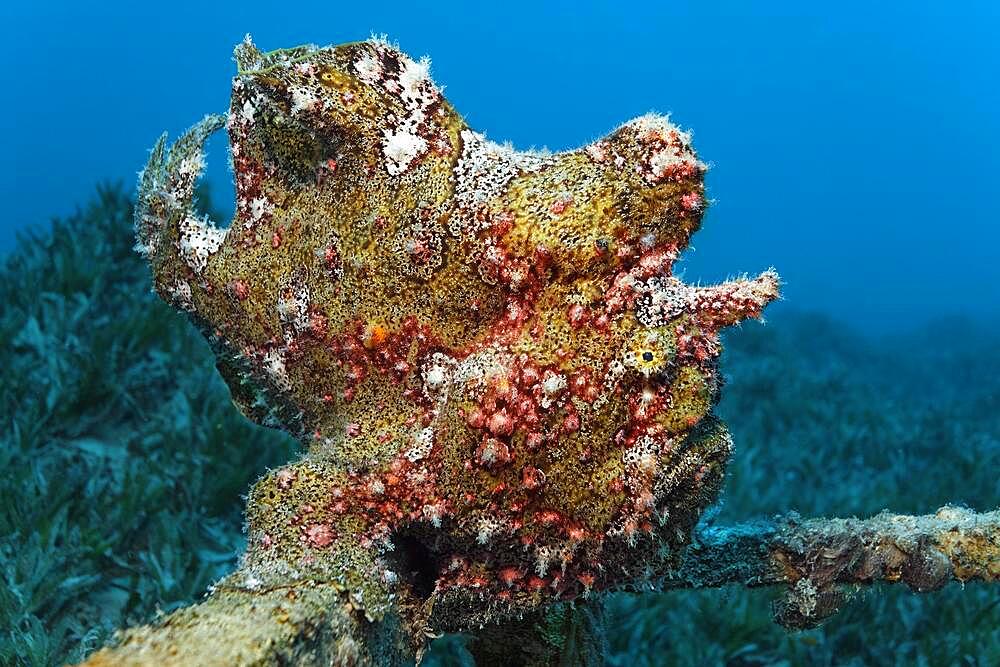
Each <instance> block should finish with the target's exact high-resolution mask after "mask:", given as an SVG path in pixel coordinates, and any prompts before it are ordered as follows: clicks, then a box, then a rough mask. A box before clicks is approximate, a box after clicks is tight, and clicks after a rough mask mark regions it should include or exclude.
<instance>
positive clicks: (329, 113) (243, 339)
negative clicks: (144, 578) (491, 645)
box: [136, 39, 778, 629]
mask: <svg viewBox="0 0 1000 667" xmlns="http://www.w3.org/2000/svg"><path fill="white" fill-rule="evenodd" d="M236 61H237V65H238V74H237V75H236V77H235V79H234V80H233V88H232V104H231V107H230V110H229V113H228V114H227V115H225V116H209V117H206V118H205V119H204V120H202V121H201V122H200V123H199V124H197V125H196V126H195V127H193V128H192V129H191V130H190V131H188V132H187V133H186V134H185V135H184V136H182V137H181V138H180V139H179V140H178V141H177V142H176V143H175V144H174V145H173V146H172V147H171V148H170V150H169V151H168V150H167V149H166V147H165V141H164V140H163V139H161V141H160V142H159V143H158V144H157V145H156V147H155V148H154V149H153V152H152V156H151V158H150V161H149V164H148V166H147V167H146V169H145V171H144V172H143V174H142V176H141V179H140V189H139V203H138V207H137V212H136V235H137V239H138V244H137V247H138V249H139V250H140V252H142V253H143V254H144V255H146V256H147V257H148V259H149V262H150V265H151V267H152V270H153V276H154V281H155V288H156V290H157V292H158V293H159V294H160V295H161V296H162V297H163V298H164V299H165V300H166V301H167V302H169V303H170V304H172V305H174V306H175V307H177V308H179V309H182V310H184V311H186V312H187V313H189V314H190V316H191V318H192V319H193V321H194V322H195V323H196V324H197V325H198V326H199V327H200V328H201V329H202V331H203V332H204V333H205V335H206V337H207V338H208V339H209V341H210V342H211V344H212V345H213V347H214V349H215V350H216V352H217V354H218V368H219V370H220V372H221V373H222V375H223V376H224V377H225V379H226V382H227V383H228V385H229V387H230V389H231V392H232V396H233V400H234V402H235V403H236V404H237V405H238V406H239V407H240V408H241V409H242V410H243V412H244V413H245V414H246V415H247V416H248V417H249V418H250V419H252V420H254V421H256V422H258V423H260V424H264V425H267V426H273V427H277V428H281V429H285V430H286V431H288V432H289V433H291V434H293V435H294V436H295V437H297V438H298V439H300V440H301V441H302V442H303V443H304V445H305V446H306V450H307V453H306V454H305V455H304V456H303V458H302V459H301V460H300V461H298V462H295V463H291V464H289V465H287V466H286V467H283V468H281V469H279V470H275V471H272V472H271V473H270V474H268V475H267V476H265V477H264V478H263V479H261V480H260V481H259V482H258V483H257V484H256V486H255V487H254V488H253V490H252V492H251V499H250V500H251V502H250V503H249V508H250V509H249V510H248V516H247V527H248V533H249V546H248V551H247V555H246V557H245V559H244V562H243V564H242V567H241V569H240V570H239V571H238V572H237V573H236V574H235V575H233V576H231V577H229V578H228V579H227V580H226V581H225V582H224V584H225V585H230V586H238V587H245V588H250V589H255V588H260V587H267V586H272V585H279V584H282V583H286V582H288V581H290V580H302V579H307V578H308V579H326V580H336V581H342V582H343V583H344V585H345V588H346V589H347V590H350V591H351V594H352V595H353V596H354V600H355V602H356V603H357V605H358V607H359V608H362V609H364V610H365V611H366V613H368V615H369V616H371V617H377V616H379V615H380V614H381V613H383V611H384V610H385V609H386V608H388V606H389V605H391V604H395V605H402V606H403V607H404V608H408V609H411V610H412V611H413V617H414V618H416V617H419V618H420V619H421V622H424V623H427V624H428V625H429V626H430V627H433V628H435V629H449V628H456V627H467V626H469V625H470V624H473V623H481V622H483V621H485V620H490V619H491V618H496V617H500V616H503V615H505V614H509V613H512V612H514V613H516V612H518V611H523V610H525V609H528V608H531V607H533V606H536V605H538V604H541V603H543V602H549V601H552V600H555V599H571V598H574V597H576V596H580V595H584V594H587V593H588V592H589V591H592V590H602V589H608V588H614V587H619V586H623V585H629V584H633V583H635V582H636V581H639V580H645V579H650V578H655V577H656V576H657V573H660V572H664V571H666V569H667V568H669V567H670V565H671V563H673V562H675V561H674V560H673V559H674V557H675V556H676V554H677V553H678V550H679V549H680V548H682V547H683V545H684V544H685V543H686V542H687V541H688V540H689V537H690V533H691V530H692V527H693V526H694V524H695V523H696V521H697V519H698V516H699V514H700V512H701V511H702V510H703V509H704V508H705V507H706V506H707V505H709V504H710V503H712V502H713V501H714V499H715V497H716V494H717V492H718V489H719V485H720V482H721V480H722V478H723V473H724V469H725V466H726V463H727V460H728V458H729V455H730V450H731V441H730V438H729V435H728V432H727V431H726V428H725V426H724V425H723V424H722V423H721V422H720V421H719V420H718V419H717V418H716V417H714V416H713V414H712V408H713V405H714V404H715V403H716V402H717V400H718V396H719V389H720V384H721V380H720V377H719V373H718V369H717V359H718V356H719V354H720V344H719V331H720V329H722V328H723V327H727V326H730V325H732V324H736V323H737V322H740V321H742V320H744V319H747V318H756V317H758V316H760V314H761V311H762V309H763V308H764V306H765V305H766V304H767V303H768V302H770V301H771V300H773V299H774V298H776V296H777V293H778V278H777V275H776V274H775V273H774V272H772V271H768V272H765V273H763V274H761V275H760V276H759V277H757V278H755V279H752V280H751V279H742V280H734V281H731V282H726V283H723V284H721V285H715V286H709V287H701V286H692V285H687V284H684V283H683V282H681V281H680V280H679V279H678V278H676V277H674V276H673V275H672V273H671V270H672V267H673V264H674V262H675V260H677V258H678V254H679V253H680V252H681V251H682V250H683V249H684V248H685V247H686V245H687V244H688V241H689V238H690V236H691V235H692V233H693V232H694V231H695V230H697V229H698V226H699V224H700V222H701V218H702V214H703V213H704V210H705V206H706V200H705V194H704V187H703V176H704V173H705V170H706V167H705V165H704V164H703V163H702V162H700V161H699V160H698V158H697V157H696V155H695V153H694V150H693V149H692V147H691V143H690V135H689V134H688V133H687V132H684V131H682V130H681V129H680V128H678V127H677V126H675V125H674V124H672V123H671V122H670V121H669V120H668V119H667V118H665V117H662V116H657V115H646V116H642V117H640V118H636V119H635V120H632V121H629V122H627V123H625V124H624V125H622V126H621V127H619V128H618V129H616V130H615V131H613V132H612V133H611V134H609V135H608V136H607V137H605V138H603V139H600V140H598V141H596V142H594V143H592V144H589V145H587V146H584V147H583V148H580V149H578V150H573V151H568V152H563V153H539V152H519V151H515V150H513V149H511V148H510V147H508V146H504V145H499V144H496V143H493V142H491V141H489V140H488V139H486V138H485V137H484V136H483V135H482V134H480V133H478V132H476V131H474V130H472V129H471V128H469V127H468V126H467V125H466V123H465V122H464V120H463V119H462V117H461V116H460V115H459V114H458V113H457V112H456V111H455V110H454V109H453V108H452V106H451V105H450V104H449V103H448V102H447V100H445V98H444V97H443V96H442V94H441V91H440V89H439V88H438V87H437V86H436V85H435V84H434V82H433V81H432V80H431V78H430V75H429V62H428V61H427V60H426V59H424V60H419V61H416V60H412V59H410V58H409V57H407V56H406V55H405V54H403V53H401V52H400V51H398V50H397V49H396V48H395V47H393V46H391V45H390V44H388V43H386V42H385V41H383V40H370V41H365V42H357V43H351V44H345V45H341V46H336V47H327V48H317V47H312V46H308V47H297V48H293V49H285V50H280V51H275V52H272V53H261V52H260V51H259V50H258V49H257V48H256V47H255V46H254V45H253V44H252V43H251V42H250V41H249V39H248V40H247V41H246V42H244V43H243V44H242V45H240V46H239V47H238V48H237V49H236ZM222 127H225V128H226V130H227V131H228V133H229V140H230V146H231V152H232V164H233V172H234V175H235V181H236V193H237V195H236V197H237V198H236V212H235V217H234V219H233V220H232V222H231V223H230V224H229V225H228V227H225V228H223V227H219V226H216V224H215V223H214V222H212V221H210V220H207V219H204V218H202V217H199V215H198V214H197V213H196V212H195V208H194V202H193V194H194V187H195V183H196V180H197V178H198V177H199V175H200V174H201V172H202V169H203V166H204V162H203V150H202V147H203V144H204V142H205V140H206V139H207V137H208V136H209V135H210V134H211V133H212V132H214V131H216V130H218V129H221V128H222ZM373 573H374V575H377V576H374V575H373Z"/></svg>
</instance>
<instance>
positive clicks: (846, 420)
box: [0, 187, 1000, 665]
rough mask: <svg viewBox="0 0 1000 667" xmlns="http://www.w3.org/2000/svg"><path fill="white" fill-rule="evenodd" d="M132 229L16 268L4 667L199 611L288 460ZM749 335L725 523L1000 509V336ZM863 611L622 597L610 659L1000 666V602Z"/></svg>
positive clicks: (1, 554) (57, 226) (461, 654)
mask: <svg viewBox="0 0 1000 667" xmlns="http://www.w3.org/2000/svg"><path fill="white" fill-rule="evenodd" d="M201 201H202V202H203V203H204V202H205V198H204V197H202V198H201ZM212 215H213V216H215V215H217V214H215V213H212ZM131 219H132V203H131V202H130V201H129V199H128V197H127V196H126V195H125V194H124V192H122V191H121V190H120V189H118V188H108V187H104V188H101V189H100V190H99V191H98V194H97V195H96V196H95V198H94V200H93V201H91V202H89V203H87V204H86V205H85V206H83V207H81V208H80V210H79V212H78V213H77V214H75V215H73V216H72V217H70V218H67V219H65V220H61V221H56V222H55V223H54V224H53V227H52V230H51V232H48V233H45V234H40V235H37V236H33V237H26V238H22V239H21V241H20V243H19V245H18V247H17V249H16V250H15V251H14V252H13V253H12V254H11V255H10V256H9V257H7V258H6V260H5V263H4V266H3V268H2V272H3V279H2V280H0V290H3V297H2V298H3V301H2V303H3V304H4V307H3V309H2V318H0V326H2V333H3V336H4V339H5V340H6V341H8V343H7V344H5V345H4V346H2V347H0V355H2V361H3V364H2V370H0V373H2V381H0V387H2V392H3V395H2V399H3V400H2V402H0V409H2V410H3V413H2V415H3V422H2V423H3V431H2V436H0V437H2V448H0V456H2V457H3V461H2V463H3V470H4V474H3V475H2V476H0V508H2V509H3V513H2V514H0V519H2V521H3V528H2V530H0V559H2V561H3V562H2V565H3V567H2V571H3V573H4V582H3V586H2V587H0V595H2V596H3V597H2V598H0V619H2V623H0V629H2V633H3V634H2V636H0V663H2V664H5V665H58V664H64V663H66V662H76V661H79V660H80V659H82V658H83V657H85V655H86V654H88V653H89V652H91V651H93V650H96V648H98V647H99V646H101V645H102V644H104V643H105V642H106V641H107V640H108V639H109V638H110V636H111V633H112V631H113V630H115V629H117V628H119V627H123V626H126V625H131V624H135V623H141V622H148V621H150V620H152V619H153V618H154V616H155V615H156V614H157V613H158V612H159V611H170V610H173V609H177V608H179V607H181V606H183V605H186V604H190V603H192V602H195V601H197V600H198V599H200V598H201V597H202V595H203V594H204V592H205V590H206V589H207V587H208V586H209V585H210V584H211V583H213V582H214V581H216V580H218V579H219V578H220V577H221V576H223V575H224V574H225V573H227V572H229V571H231V570H232V569H233V567H234V566H235V565H236V561H237V557H238V554H239V553H240V552H241V551H242V549H243V545H244V536H243V535H242V533H241V524H242V509H243V507H242V501H241V500H240V494H242V493H245V491H246V489H247V488H249V486H250V485H251V484H252V483H253V481H254V480H255V479H256V478H257V477H258V476H259V475H260V474H262V473H263V472H265V470H266V469H267V468H268V467H274V466H277V465H280V464H281V463H283V462H285V461H287V460H288V459H289V458H290V457H291V456H292V455H293V453H294V451H295V443H294V441H292V440H291V439H290V438H289V437H287V436H285V435H283V434H282V433H280V432H278V431H274V430H270V429H264V428H260V427H256V426H253V425H251V424H249V423H248V422H247V421H246V420H245V419H244V418H243V417H242V416H241V415H240V414H239V412H238V411H237V409H236V408H235V407H234V406H233V405H232V403H231V401H230V398H229V393H228V389H227V388H226V386H225V384H224V383H223V382H222V380H221V378H219V376H218V374H217V373H215V372H214V370H213V369H212V363H213V362H212V359H213V356H212V353H211V351H210V349H209V348H208V345H207V344H206V343H205V341H204V339H203V338H202V337H201V335H200V334H199V333H198V332H197V331H196V330H195V329H194V328H193V327H191V326H190V324H188V323H187V322H186V321H185V319H184V318H183V317H182V316H179V315H177V314H176V313H174V312H173V311H172V310H171V309H170V308H169V307H167V306H166V305H165V304H163V303H162V302H161V301H160V300H159V299H158V298H157V297H156V296H155V295H154V294H152V293H151V292H150V291H149V290H148V287H147V286H148V283H149V276H148V270H147V269H146V267H145V265H144V262H143V261H142V259H141V258H140V257H139V256H138V255H136V254H135V253H134V252H132V250H131V248H132V245H133V244H134V239H133V237H132V230H131ZM112 314H113V315H112ZM733 334H734V335H731V336H730V335H726V336H725V339H726V340H725V343H726V350H725V352H724V355H723V362H724V365H725V368H726V375H727V385H728V386H727V392H726V395H725V397H724V398H723V400H722V401H721V403H720V404H719V406H718V408H717V410H718V412H719V414H720V415H721V416H722V417H723V418H724V419H725V420H726V421H727V423H729V424H730V425H731V429H732V432H733V439H734V442H735V451H734V454H733V457H732V461H731V463H730V466H729V469H728V473H727V480H726V484H725V487H724V491H723V492H722V494H721V504H720V506H719V510H718V515H717V516H715V517H714V520H715V521H720V522H729V521H739V520H744V519H749V518H754V517H757V516H766V515H769V514H773V513H779V512H785V511H787V510H789V509H795V510H798V511H800V512H802V513H803V514H804V515H806V516H815V515H821V514H834V513H836V514H840V515H850V514H858V515H868V514H872V513H875V512H877V511H879V510H881V509H883V508H885V507H892V508H894V509H897V510H899V511H905V512H920V511H925V510H926V509H927V508H929V507H938V506H940V505H943V504H945V503H946V502H958V503H965V504H968V505H969V506H971V507H974V508H977V509H982V510H985V509H989V508H991V507H992V506H994V505H995V499H996V498H997V496H998V494H1000V488H998V480H997V476H996V474H995V472H994V471H995V470H996V466H997V465H998V463H1000V425H998V423H997V414H1000V361H998V359H997V356H996V354H995V349H996V345H997V335H996V333H995V331H993V330H992V329H986V328H984V327H981V326H977V325H976V324H975V323H974V322H970V321H965V320H948V321H941V322H937V323H935V324H934V325H932V326H929V327H927V328H925V329H921V330H919V331H916V332H914V333H913V334H910V335H907V336H899V337H896V338H892V339H884V340H877V341H876V340H871V339H869V338H867V337H864V336H862V335H859V334H858V333H856V332H854V331H852V330H851V329H850V328H848V327H847V325H845V324H843V323H838V322H834V321H831V320H829V319H828V318H825V317H822V316H819V315H802V314H795V313H785V314H783V315H782V316H780V317H777V318H775V319H774V320H773V321H770V322H769V323H768V325H767V326H759V325H752V326H746V327H743V328H742V329H741V330H739V331H733ZM857 595H858V598H859V599H857V600H855V601H853V603H852V604H851V605H848V606H847V607H846V608H845V609H844V610H843V611H841V612H840V613H839V614H838V615H836V616H834V617H832V618H831V619H830V620H829V621H827V622H826V623H824V624H823V625H822V626H820V627H819V628H817V629H814V630H808V631H804V632H795V633H788V632H787V631H785V630H784V629H782V628H780V627H778V626H777V625H775V624H774V622H773V620H772V618H771V613H770V610H769V609H768V600H769V599H771V598H772V597H773V592H771V591H768V590H763V589H761V590H746V589H743V588H729V589H723V590H717V591H716V590H702V591H684V590H678V591H671V592H669V593H646V594H643V595H641V596H633V595H630V594H617V595H615V596H613V597H612V598H611V599H610V600H609V601H608V603H607V605H606V612H607V615H608V623H609V626H610V627H609V633H608V637H609V648H610V652H609V663H610V664H614V665H619V664H620V665H661V664H677V665H708V664H731V665H771V664H780V665H814V664H821V665H848V664H856V665H862V664H880V665H882V664H888V665H891V664H897V665H911V664H928V665H954V664H965V665H992V664H996V663H997V661H998V660H1000V630H998V628H1000V593H998V592H997V591H996V589H995V588H991V587H989V586H983V585H976V584H969V585H967V586H965V587H964V588H963V587H959V586H957V585H951V586H948V587H946V588H945V589H944V590H942V591H940V592H938V593H935V594H933V595H930V596H917V595H914V594H913V593H910V592H909V591H907V590H905V589H900V588H897V587H884V588H881V589H878V588H877V589H872V590H865V591H860V590H859V591H858V593H857ZM464 643H465V641H464V639H463V638H462V637H461V636H447V637H445V638H443V639H440V640H438V641H437V642H434V643H432V645H431V650H430V652H429V655H428V657H427V662H428V664H437V665H460V664H461V665H468V664H471V659H470V658H469V656H468V653H467V652H466V651H465V648H464Z"/></svg>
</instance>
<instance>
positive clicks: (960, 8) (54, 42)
mask: <svg viewBox="0 0 1000 667" xmlns="http://www.w3.org/2000/svg"><path fill="white" fill-rule="evenodd" d="M248 32H249V33H252V35H253V37H254V40H255V41H256V42H257V44H258V45H259V46H260V47H261V48H263V49H265V50H269V49H273V48H278V47H283V46H292V45H296V44H300V43H305V42H313V43H319V44H328V43H339V42H344V41H351V40H356V39H363V38H365V37H367V36H369V35H370V34H372V33H387V34H388V35H389V37H390V39H392V40H395V41H398V42H399V44H400V46H401V47H402V48H403V49H404V50H405V51H407V52H408V53H410V54H411V55H414V56H420V55H423V54H428V55H430V56H431V57H432V59H433V68H432V72H433V74H434V77H435V80H436V81H437V82H438V83H439V84H441V85H443V86H444V87H445V89H446V94H447V95H448V96H449V98H450V99H451V100H452V101H453V102H454V104H455V105H456V107H457V108H458V109H459V110H460V111H461V112H462V113H463V114H465V116H466V118H467V119H468V121H469V122H470V124H471V125H472V126H473V127H475V128H477V129H481V130H484V131H486V133H487V135H488V136H489V137H490V138H492V139H495V140H500V141H504V140H509V141H511V142H513V144H514V145H515V146H517V147H519V148H527V147H533V146H534V147H547V148H550V149H553V150H561V149H566V148H572V147H575V146H578V145H580V144H582V143H585V142H588V141H590V140H593V139H595V138H597V137H599V136H600V135H602V134H604V133H606V132H608V131H609V130H611V129H612V128H614V127H615V126H616V125H617V124H619V123H621V122H623V121H625V120H627V119H629V118H631V117H634V116H636V115H639V114H642V113H644V112H647V111H650V110H656V111H661V112H670V113H672V115H673V118H674V120H675V121H677V122H678V123H680V124H681V125H682V126H684V127H687V128H691V129H693V130H694V134H695V145H696V148H697V149H698V151H699V153H700V154H701V156H702V157H703V158H704V159H705V160H707V161H708V162H710V163H711V164H712V166H713V168H712V170H711V172H710V173H709V176H708V185H709V189H710V196H711V197H712V198H713V199H714V200H715V201H716V203H715V205H714V206H713V207H712V209H711V211H710V213H709V214H708V216H707V218H706V221H705V226H704V229H703V231H702V232H700V233H699V234H698V236H696V237H695V241H694V247H695V250H694V251H693V252H690V253H688V255H687V260H686V262H685V263H684V264H683V266H684V267H685V271H686V277H687V278H688V279H691V280H695V279H702V280H705V281H714V280H718V279H722V278H725V277H727V276H728V275H732V274H735V273H738V272H742V271H751V272H753V271H759V270H762V269H765V268H767V267H768V266H771V265H773V266H775V267H777V268H778V269H779V271H780V272H781V273H782V275H783V277H784V278H785V280H786V283H787V285H786V287H785V296H786V304H787V305H786V304H782V306H779V307H789V305H790V306H794V307H798V308H811V309H819V310H823V311H826V312H829V313H832V314H834V315H835V316H838V317H842V318H845V319H850V320H852V321H854V322H855V323H856V324H857V325H858V326H859V327H861V328H864V329H869V330H873V331H884V330H895V329H898V328H910V327H911V326H913V325H914V324H916V323H919V322H921V321H923V320H925V319H927V318H931V317H937V316H940V315H946V314H952V313H964V314H969V315H973V316H975V317H977V318H986V319H988V320H996V319H998V317H1000V290H998V288H997V286H998V284H1000V261H998V254H1000V253H998V245H1000V226H998V223H1000V215H998V213H1000V198H998V194H997V189H998V188H997V183H998V175H1000V169H998V167H1000V85H998V84H1000V39H998V36H1000V3H997V2H995V1H994V2H990V1H982V2H955V3H943V2H896V3H889V2H884V3H883V2H840V3H832V4H831V3H810V2H806V3H803V2H798V1H783V2H682V3H678V2H656V3H648V4H634V3H633V4H629V5H627V6H624V7H623V6H620V5H618V3H608V4H594V5H587V4H582V3H541V2H527V3H526V2H497V3H482V4H481V5H471V4H469V5H465V4H460V3H423V2H410V3H406V4H391V3H385V2H378V3H376V2H353V3H338V2H324V3H305V2H266V3H265V2H243V3H240V4H238V5H236V4H233V5H226V4H224V3H214V2H198V3H194V2H170V3H166V2H164V3H154V2H146V3H137V2H122V1H120V0H111V1H109V2H104V3H100V4H98V3H67V2H55V3H40V4H22V3H13V2H11V3H4V6H3V8H2V9H0V48H2V50H3V54H2V55H3V63H4V64H3V70H4V74H3V85H2V86H0V102H2V104H0V136H2V137H3V139H2V144H0V147H2V150H0V188H2V193H0V197H2V201H3V214H2V216H0V251H6V250H9V249H10V248H12V247H13V242H14V238H15V234H16V233H17V232H18V231H19V230H23V229H25V228H28V227H30V226H33V225H34V226H39V225H43V224H44V223H45V221H47V220H48V219H49V218H50V217H51V216H52V215H57V214H66V213H69V212H71V211H72V210H73V208H74V206H75V205H77V204H79V203H82V202H84V201H85V200H86V199H87V198H88V197H89V195H90V194H91V192H92V191H93V186H94V184H95V182H97V181H99V180H102V179H122V180H124V181H125V182H126V183H127V184H128V185H129V186H131V185H132V183H133V182H134V178H135V173H136V171H137V170H138V169H139V168H140V167H141V165H142V163H143V161H144V159H145V155H146V151H147V150H148V148H149V147H150V146H151V145H152V143H153V142H154V140H155V139H156V137H157V135H158V134H159V133H160V132H161V131H163V130H169V131H170V132H171V134H172V135H176V133H178V132H180V131H182V130H183V129H184V128H185V127H186V126H188V125H189V124H191V123H193V122H194V121H196V120H197V119H199V118H200V117H201V116H202V115H203V114H204V113H206V112H217V111H223V110H225V109H226V106H227V100H228V89H229V82H230V77H231V76H232V74H233V71H234V65H233V63H232V60H231V53H232V48H233V46H234V45H235V44H236V43H237V42H239V41H240V40H241V39H242V37H243V35H244V34H246V33H248ZM209 161H210V170H209V176H208V177H209V179H210V182H211V184H212V186H213V189H214V191H215V192H216V193H217V194H218V195H220V202H219V203H220V204H222V205H223V207H224V208H231V203H230V202H231V198H232V191H231V187H230V186H229V184H228V182H229V175H228V173H227V167H226V162H227V158H226V149H225V141H224V138H223V137H221V136H220V137H219V138H218V139H217V140H215V143H214V144H213V145H212V150H211V154H210V156H209Z"/></svg>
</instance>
